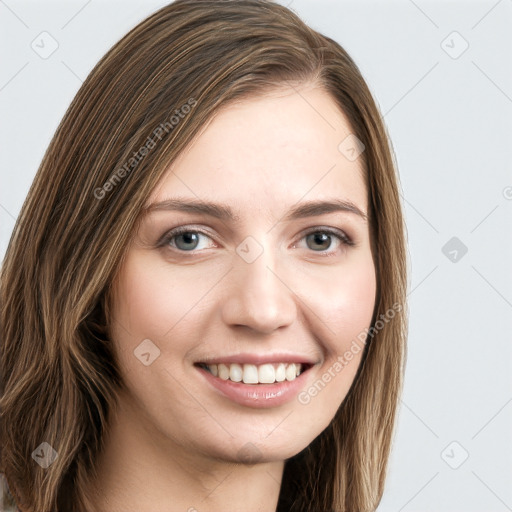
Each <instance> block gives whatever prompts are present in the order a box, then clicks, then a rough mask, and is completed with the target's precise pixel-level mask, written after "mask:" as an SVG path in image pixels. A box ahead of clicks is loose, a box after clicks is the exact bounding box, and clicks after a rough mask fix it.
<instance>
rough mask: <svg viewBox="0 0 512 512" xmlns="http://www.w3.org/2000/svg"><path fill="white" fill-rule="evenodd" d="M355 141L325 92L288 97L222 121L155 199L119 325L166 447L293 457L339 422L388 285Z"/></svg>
mask: <svg viewBox="0 0 512 512" xmlns="http://www.w3.org/2000/svg"><path fill="white" fill-rule="evenodd" d="M349 135H351V129H350V126H349V124H348V122H347V120H346V118H345V116H344V115H343V114H342V113H341V112H340V111H339V109H338V108H337V106H336V104H335V103H334V101H333V100H332V99H331V97H330V96H329V95H328V94H327V93H325V92H323V91H322V90H320V89H319V88H313V87H310V88H307V89H306V88H302V89H300V90H296V89H287V88H283V89H281V90H279V91H276V92H273V93H269V94H267V95H265V96H262V97H258V98H253V99H246V100H243V101H242V102H240V103H239V104H237V105H230V106H228V107H226V108H224V109H223V110H221V111H220V112H219V113H218V115H217V116H216V117H215V118H214V119H213V121H212V122H211V123H210V124H209V125H208V126H207V127H206V129H204V131H203V132H202V133H201V134H200V136H199V137H198V138H197V139H196V140H195V142H194V143H193V144H192V145H191V146H189V148H188V149H187V151H186V152H184V153H182V154H181V155H180V158H179V159H178V160H177V161H175V162H174V163H173V165H172V166H171V168H170V169H169V171H168V172H167V174H166V175H165V176H164V178H163V180H162V181H161V182H160V184H159V185H158V187H157V188H156V189H155V190H154V191H153V194H152V196H151V197H150V199H149V201H148V210H147V213H146V214H145V215H144V217H143V220H142V223H141V226H140V229H139V231H138V233H137V234H136V236H135V237H134V239H133V241H132V243H131V245H130V247H129V250H128V254H127V258H126V260H125V262H124V264H123V266H122V268H121V269H120V272H119V275H118V279H117V282H116V288H115V291H116V294H115V299H114V305H113V306H114V307H113V318H112V320H113V339H114V342H115V345H116V350H117V352H118V356H119V359H120V364H121V371H122V374H123V377H124V379H125V381H126V383H127V386H128V388H127V389H128V392H127V393H123V394H121V395H120V401H122V404H123V406H124V407H123V411H125V414H126V416H125V417H124V421H125V425H126V424H133V425H134V428H137V429H138V430H137V431H138V432H144V434H143V435H147V437H148V439H150V442H151V443H152V444H153V445H154V444H155V443H156V445H157V446H159V447H161V448H164V449H165V448H166V447H169V448H172V449H173V450H176V449H180V448H181V449H183V450H186V453H189V454H196V455H200V456H202V457H208V458H214V459H219V458H220V459H222V460H227V461H233V462H236V461H238V462H241V461H246V462H251V461H252V462H254V461H258V460H261V461H265V460H284V459H286V458H288V457H290V456H292V455H294V454H296V453H298V452H299V451H300V450H302V449H303V448H305V447H306V446H307V445H308V444H309V443H311V441H312V440H313V439H314V438H315V437H316V436H318V435H319V434H320V433H321V432H322V430H324V429H325V428H326V427H327V426H328V424H329V422H330V421H331V420H332V419H333V417H334V415H335V413H336V411H337V409H338V407H339V406H340V404H341V403H342V401H343V399H344V397H345V396H346V394H347V392H348V390H349V388H350V385H351V383H352V381H353V379H354V376H355V374H356V370H357V368H358V365H359V363H360V359H361V354H362V350H361V347H362V346H363V345H362V342H361V341H360V340H361V339H362V338H361V333H362V332H364V329H365V328H367V327H368V326H369V324H370V322H371V317H372V313H373V309H374V303H375V290H376V277H375V270H374V264H373V260H372V254H371V251H370V240H369V226H368V223H367V221H366V219H365V214H366V213H367V201H366V189H365V184H364V179H363V168H362V161H361V158H356V157H357V153H358V151H359V148H358V147H357V146H355V145H354V142H353V139H352V137H349V138H348V139H346V138H347V137H348V136H349ZM351 148H353V149H354V151H351ZM335 202H336V204H338V205H339V206H338V207H333V204H334V203H335ZM192 205H197V206H194V207H192ZM214 205H215V206H214ZM229 212H230V213H229ZM177 228H180V230H183V232H181V233H178V232H176V231H175V230H176V229H177ZM358 336H359V339H358ZM358 340H359V341H358ZM356 347H358V348H357V349H356ZM347 352H350V354H351V356H350V354H347ZM299 372H301V373H300V375H299V376H297V374H298V373H299ZM240 379H241V382H240ZM126 422H128V423H126ZM139 427H142V429H140V428H139Z"/></svg>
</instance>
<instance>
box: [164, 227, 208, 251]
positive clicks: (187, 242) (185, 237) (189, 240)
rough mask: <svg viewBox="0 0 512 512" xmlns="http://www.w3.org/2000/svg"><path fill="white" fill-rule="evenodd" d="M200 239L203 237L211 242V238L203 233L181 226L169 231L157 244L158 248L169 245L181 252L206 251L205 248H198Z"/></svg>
mask: <svg viewBox="0 0 512 512" xmlns="http://www.w3.org/2000/svg"><path fill="white" fill-rule="evenodd" d="M201 237H205V238H208V239H210V240H211V238H210V237H209V236H208V235H207V234H206V233H205V232H203V231H200V230H197V229H191V228H189V227H186V226H182V227H179V228H176V229H173V230H172V231H169V232H168V233H167V234H166V235H165V236H164V237H163V239H162V240H161V242H159V244H158V246H169V245H170V246H171V248H173V249H177V250H179V251H183V252H191V251H194V250H196V249H198V250H199V249H205V248H206V249H207V247H198V246H199V245H200V244H199V242H200V240H201Z"/></svg>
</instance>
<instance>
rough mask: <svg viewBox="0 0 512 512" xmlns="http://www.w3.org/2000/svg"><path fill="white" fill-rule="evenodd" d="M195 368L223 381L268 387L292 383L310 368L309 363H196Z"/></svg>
mask: <svg viewBox="0 0 512 512" xmlns="http://www.w3.org/2000/svg"><path fill="white" fill-rule="evenodd" d="M195 366H197V367H199V368H202V369H203V370H205V371H207V372H209V373H210V374H211V375H212V376H213V377H216V378H218V379H220V380H223V381H231V382H241V383H244V384H249V385H255V386H259V385H268V384H275V383H280V382H285V381H286V382H292V381H294V380H295V379H296V378H297V377H299V375H301V374H303V373H304V372H306V371H307V370H309V368H311V366H313V365H312V364H310V363H298V362H297V363H287V362H286V363H285V362H282V363H264V364H259V365H258V364H249V363H245V364H240V363H218V364H212V363H201V362H200V363H196V364H195Z"/></svg>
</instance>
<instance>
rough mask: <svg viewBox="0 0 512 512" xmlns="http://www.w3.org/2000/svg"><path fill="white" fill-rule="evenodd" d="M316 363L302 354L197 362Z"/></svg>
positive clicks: (258, 355) (234, 357)
mask: <svg viewBox="0 0 512 512" xmlns="http://www.w3.org/2000/svg"><path fill="white" fill-rule="evenodd" d="M315 362H316V361H314V360H313V359H311V357H308V356H304V355H301V354H247V353H245V354H233V355H231V356H222V357H210V358H205V359H201V360H199V361H196V364H199V363H204V364H230V363H237V364H254V365H260V364H265V363H302V364H308V365H313V364H315Z"/></svg>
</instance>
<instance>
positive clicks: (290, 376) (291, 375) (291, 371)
mask: <svg viewBox="0 0 512 512" xmlns="http://www.w3.org/2000/svg"><path fill="white" fill-rule="evenodd" d="M296 376H297V372H296V370H295V363H292V364H289V365H288V366H287V367H286V380H295V377H296Z"/></svg>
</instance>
